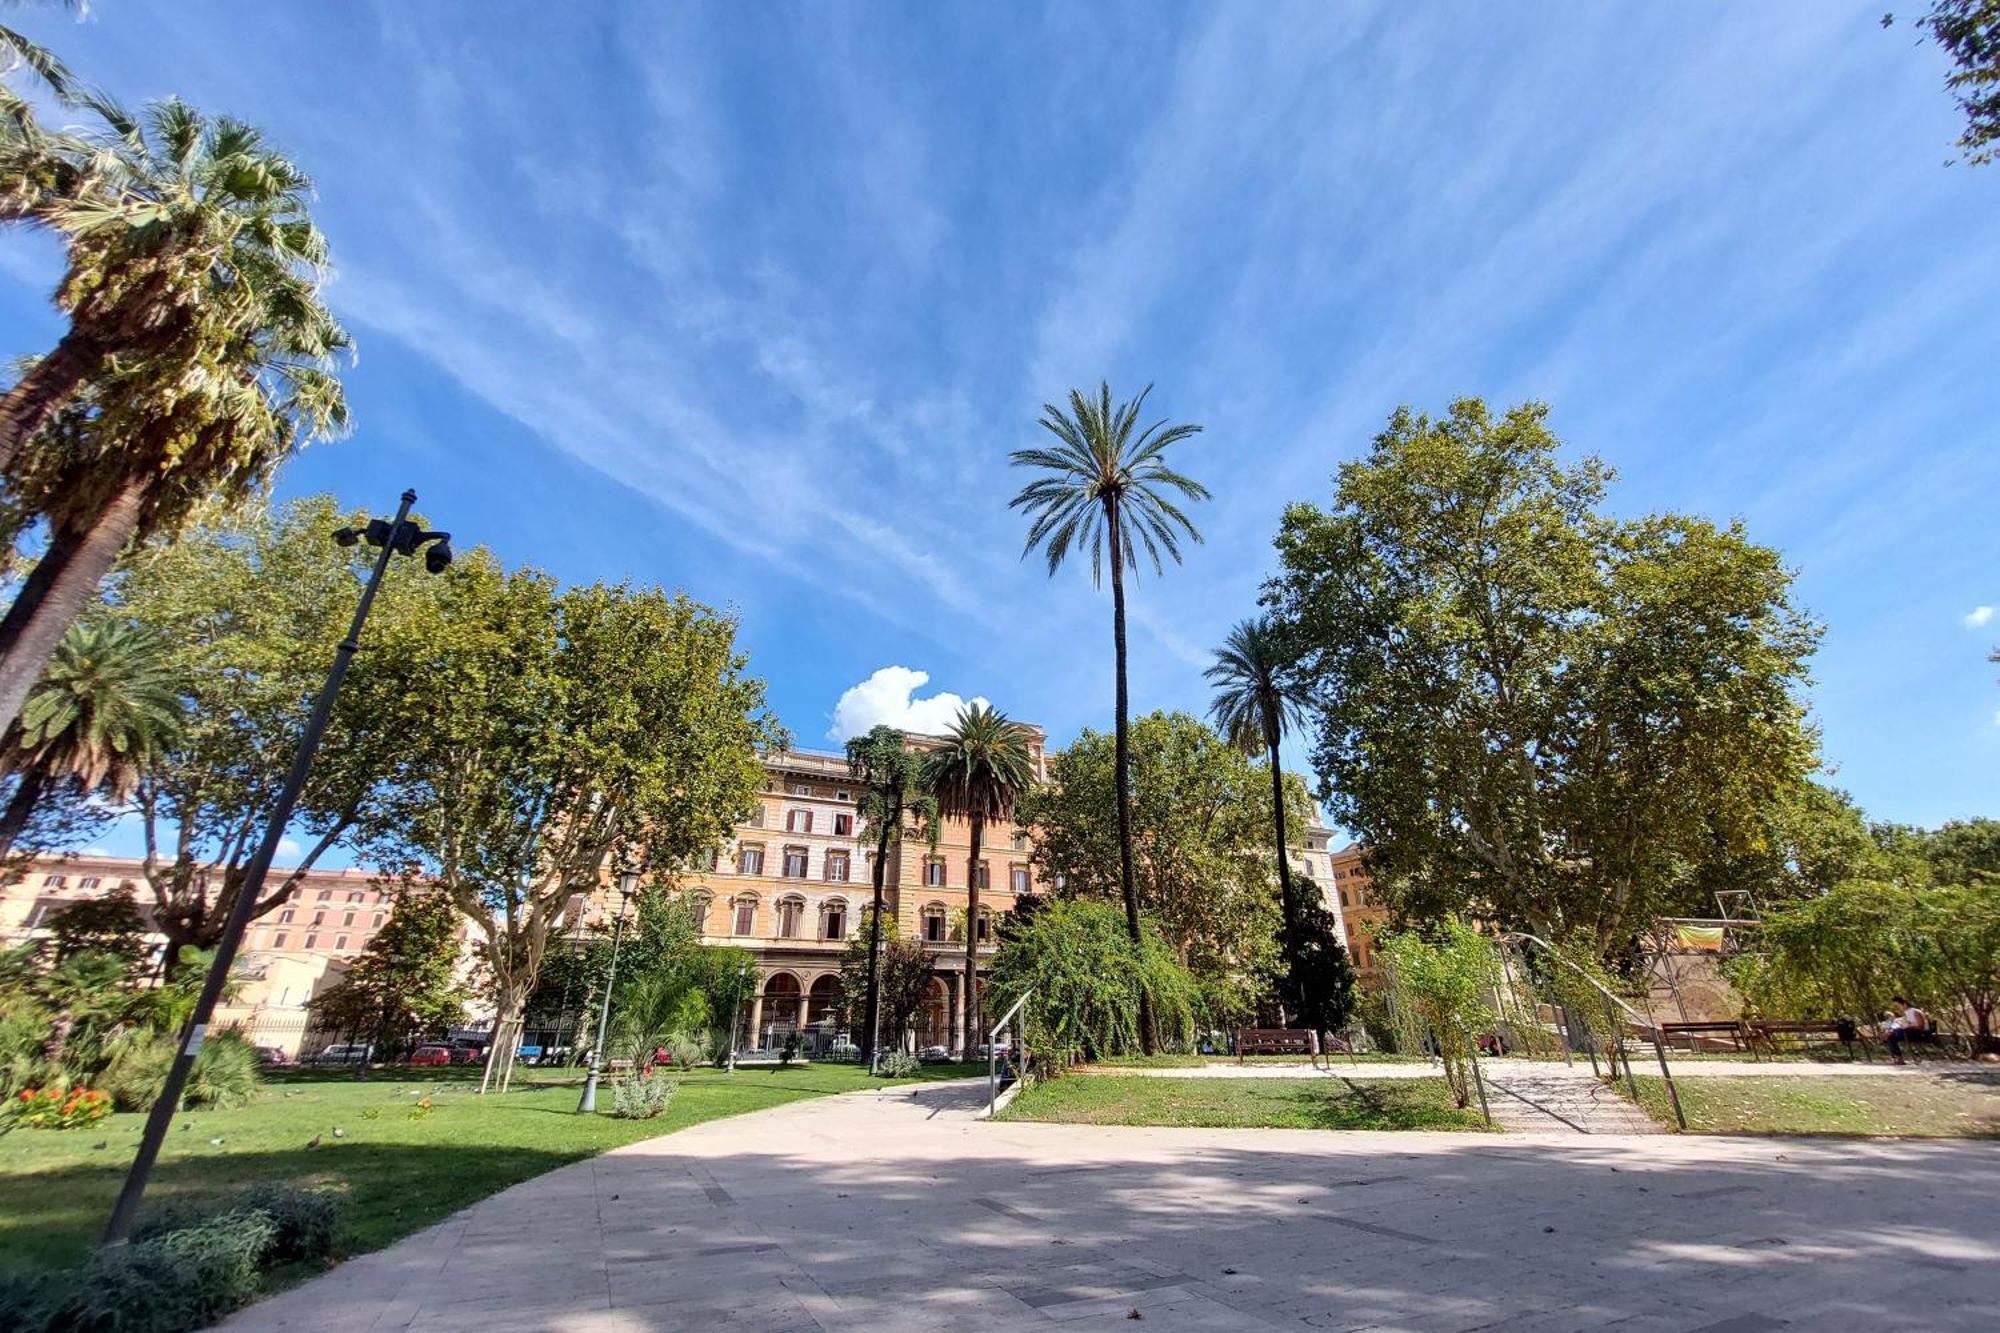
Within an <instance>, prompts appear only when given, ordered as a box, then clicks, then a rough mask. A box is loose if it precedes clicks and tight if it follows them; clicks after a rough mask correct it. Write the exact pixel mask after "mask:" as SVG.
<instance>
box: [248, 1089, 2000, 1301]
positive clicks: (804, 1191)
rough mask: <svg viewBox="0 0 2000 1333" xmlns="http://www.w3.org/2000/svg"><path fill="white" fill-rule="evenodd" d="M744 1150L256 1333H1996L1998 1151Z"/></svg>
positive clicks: (417, 1239)
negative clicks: (1132, 1332) (1020, 1332)
mask: <svg viewBox="0 0 2000 1333" xmlns="http://www.w3.org/2000/svg"><path fill="white" fill-rule="evenodd" d="M983 1091H984V1089H983V1085H980V1084H976V1083H972V1084H955V1085H929V1086H924V1087H916V1088H898V1089H884V1090H881V1091H871V1092H867V1093H855V1094H849V1095H846V1096H842V1097H834V1098H825V1099H819V1100H814V1101H809V1102H801V1103H795V1104H793V1105H790V1106H784V1107H779V1108H775V1109H773V1110H770V1111H764V1112H759V1113H757V1114H755V1115H748V1116H740V1117H736V1118H734V1119H730V1120H721V1121H714V1122H711V1123H709V1124H706V1125H700V1126H697V1127H695V1128H693V1129H689V1130H685V1131H682V1132H680V1133H678V1134H673V1135H668V1136H664V1137H662V1138H658V1139H653V1140H650V1141H648V1142H645V1143H639V1144H632V1145H629V1146H627V1147H624V1148H620V1149H618V1150H616V1151H613V1152H611V1153H607V1154H605V1155H604V1156H602V1157H599V1158H596V1159H594V1160H592V1161H589V1162H582V1163H578V1164H576V1165H574V1166H570V1167H566V1168H564V1169H562V1170H560V1171H556V1172H552V1173H550V1174H549V1175H546V1176H543V1177H541V1178H539V1179H537V1180H533V1181H528V1182H525V1183H523V1184H521V1185H517V1186H515V1187H514V1188H513V1189H510V1190H507V1191H505V1192H504V1193H502V1194H498V1195H495V1196H493V1197H492V1198H490V1199H487V1200H485V1201H484V1202H482V1203H480V1204H477V1205H475V1206H474V1207H472V1208H469V1209H467V1210H466V1211H465V1212H463V1213H461V1214H459V1215H458V1216H456V1217H454V1218H452V1219H450V1220H448V1221H446V1222H444V1223H442V1224H440V1225H439V1226H436V1227H433V1228H431V1229H430V1230H428V1231H426V1232H423V1233H421V1234H419V1235H416V1236H411V1237H408V1238H406V1239H405V1240H403V1241H401V1242H399V1243H398V1244H396V1245H394V1246H391V1247H390V1248H388V1249H386V1250H382V1251H379V1252H378V1253H376V1254H372V1255H366V1256H363V1257H361V1258H359V1259H356V1260H353V1261H351V1262H349V1263H346V1264H343V1265H341V1266H340V1267H339V1268H337V1269H336V1270H334V1271H332V1272H330V1273H328V1274H326V1275H324V1276H322V1277H319V1278H316V1279H314V1280H313V1281H311V1282H308V1283H305V1284H304V1285H302V1286H300V1287H297V1288H295V1289H293V1290H291V1291H289V1292H285V1293H283V1294H281V1295H279V1296H277V1297H274V1298H273V1299H271V1300H269V1301H266V1302H263V1303H262V1304H259V1305H257V1306H254V1307H252V1308H250V1309H248V1310H245V1311H242V1312H241V1313H239V1314H238V1315H237V1316H236V1317H235V1318H234V1319H232V1320H231V1321H230V1322H229V1323H228V1325H226V1327H229V1328H232V1329H242V1330H250V1329H262V1330H268V1329H287V1330H305V1329H310V1330H321V1329H336V1330H349V1329H352V1330H356V1331H357V1333H358V1331H359V1330H370V1331H371V1333H372V1331H373V1330H386V1329H427V1330H428V1329H436V1330H458V1329H465V1330H481V1331H483V1333H505V1331H506V1330H513V1329H550V1330H558V1331H559V1333H564V1331H569V1330H574V1331H576V1333H584V1331H585V1330H593V1331H594V1330H606V1331H608V1333H628V1331H629V1333H637V1331H638V1330H671V1329H705V1330H722V1331H723V1333H730V1331H732V1330H753V1329H754V1330H781V1329H799V1330H847V1329H854V1330H862V1329H866V1330H891V1331H894V1330H927V1329H968V1330H987V1329H991V1330H1015V1329H1051V1328H1056V1329H1064V1328H1067V1329H1090V1328H1099V1329H1110V1328H1121V1329H1122V1328H1129V1327H1132V1324H1133V1322H1134V1321H1131V1319H1130V1315H1131V1314H1132V1312H1134V1311H1137V1312H1138V1314H1139V1315H1140V1321H1138V1322H1139V1326H1140V1327H1142V1328H1152V1329H1160V1328H1170V1329H1259V1328H1289V1329H1349V1330H1359V1329H1380V1330H1410V1331H1418V1330H1435V1331H1437V1333H1461V1331H1463V1333H1470V1331H1471V1330H1475V1329H1480V1330H1491V1329H1507V1330H1510V1331H1511V1330H1538V1331H1540V1333H1562V1331H1563V1330H1571V1329H1578V1330H1580V1329H1597V1328H1617V1329H1621V1330H1667V1331H1672V1333H1693V1331H1694V1330H1710V1333H1731V1331H1733V1333H1751V1331H1752V1330H1769V1329H1780V1328H1789V1329H1794V1330H1820V1329H1829V1330H1848V1329H1855V1330H1872V1329H1897V1330H1917V1329H1921V1330H1937V1331H1948V1330H1961V1329H1962V1330H1973V1329H1979V1330H1990V1329H1993V1328H1996V1327H2000V1233H1996V1228H1995V1226H1994V1222H1993V1218H1994V1211H1993V1208H1994V1205H1993V1200H1994V1199H1995V1198H2000V1149H1997V1148H1996V1146H1995V1145H1993V1144H1989V1143H1963V1142H1882V1141H1854V1140H1799V1139H1792V1140H1783V1139H1761V1138H1760V1139H1724V1138H1710V1137H1700V1138H1694V1137H1687V1138H1683V1137H1678V1136H1672V1135H1648V1136H1617V1135H1603V1136H1597V1135H1592V1136H1584V1135H1576V1134H1565V1135H1564V1136H1562V1137H1555V1136H1512V1135H1510V1136H1506V1137H1498V1136H1494V1135H1483V1134H1387V1133H1334V1132H1321V1131H1307V1130H1203V1129H1191V1130H1180V1129H1132V1128H1117V1127H1100V1126H1080V1125H1041V1124H1033V1123H1016V1122H1001V1123H998V1124H993V1123H987V1122H983V1121H980V1120H978V1119H976V1110H977V1107H978V1104H979V1099H980V1097H981V1096H982V1095H983Z"/></svg>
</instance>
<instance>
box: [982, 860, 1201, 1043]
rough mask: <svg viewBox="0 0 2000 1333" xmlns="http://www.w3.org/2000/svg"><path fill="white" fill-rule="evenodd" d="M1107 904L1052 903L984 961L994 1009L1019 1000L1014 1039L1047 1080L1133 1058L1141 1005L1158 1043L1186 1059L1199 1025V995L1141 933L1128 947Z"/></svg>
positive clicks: (1158, 945)
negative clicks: (1106, 1059)
mask: <svg viewBox="0 0 2000 1333" xmlns="http://www.w3.org/2000/svg"><path fill="white" fill-rule="evenodd" d="M1120 917H1121V914H1120V911H1119V908H1118V907H1117V905H1116V904H1114V903H1110V902H1086V901H1074V900H1065V899H1057V900H1055V901H1052V902H1049V903H1045V904H1041V905H1039V906H1037V907H1036V908H1035V909H1034V910H1033V911H1032V912H1031V913H1029V914H1028V915H1027V917H1026V918H1025V920H1022V921H1019V922H1015V923H1013V924H1012V925H1010V926H1009V928H1008V930H1007V931H1006V932H1005V933H1004V934H1003V937H1002V940H1001V944H1000V952H999V954H998V955H997V956H996V957H995V958H994V960H993V995H994V1003H995V1005H996V1007H997V1008H1001V1009H1005V1008H1009V1007H1012V1005H1013V1004H1014V1002H1015V1001H1016V1000H1019V999H1020V998H1021V997H1022V996H1023V995H1026V996H1028V1002H1027V1004H1026V1006H1025V1007H1024V1008H1023V1010H1022V1018H1021V1024H1022V1038H1023V1040H1024V1041H1025V1042H1026V1044H1027V1047H1028V1052H1029V1057H1030V1059H1032V1060H1033V1061H1034V1062H1035V1063H1036V1064H1037V1065H1038V1066H1039V1067H1041V1068H1043V1069H1044V1070H1045V1071H1047V1072H1050V1073H1060V1072H1061V1071H1062V1070H1063V1069H1065V1068H1067V1067H1068V1066H1070V1065H1072V1064H1075V1063H1077V1062H1078V1061H1080V1060H1094V1059H1097V1058H1099V1057H1101V1056H1107V1055H1129V1054H1132V1053H1134V1052H1135V1051H1138V1050H1140V1049H1141V1048H1142V1043H1141V1037H1140V1032H1141V1018H1140V1004H1141V997H1142V996H1150V997H1151V999H1150V1000H1149V1001H1148V1002H1147V1003H1149V1004H1150V1006H1151V1010H1152V1013H1153V1015H1154V1017H1155V1018H1156V1019H1157V1021H1158V1022H1159V1025H1160V1031H1161V1036H1162V1038H1163V1039H1164V1040H1166V1041H1168V1042H1170V1043H1172V1044H1175V1045H1178V1046H1180V1047H1181V1048H1183V1049H1191V1048H1192V1046H1193V1043H1194V1040H1195V1035H1196V1033H1197V1031H1198V1030H1199V1028H1200V1025H1201V1022H1202V1020H1203V1018H1204V1017H1205V1016H1206V1015H1205V1011H1204V1008H1203V1005H1202V999H1201V986H1200V983H1199V982H1197V981H1196V980H1195V978H1194V974H1193V973H1191V972H1189V971H1188V970H1187V969H1186V968H1185V967H1183V966H1182V965H1181V963H1180V960H1179V959H1177V958H1176V957H1175V956H1174V951H1173V949H1172V947H1171V946H1169V945H1168V944H1167V942H1166V941H1165V940H1164V939H1162V938H1161V936H1160V934H1159V932H1158V931H1157V930H1155V929H1153V928H1152V926H1151V924H1150V923H1146V925H1145V928H1144V931H1143V933H1142V935H1141V943H1140V944H1138V945H1134V944H1133V943H1132V938H1131V935H1130V932H1128V931H1127V930H1126V929H1125V923H1124V921H1123V920H1121V919H1120Z"/></svg>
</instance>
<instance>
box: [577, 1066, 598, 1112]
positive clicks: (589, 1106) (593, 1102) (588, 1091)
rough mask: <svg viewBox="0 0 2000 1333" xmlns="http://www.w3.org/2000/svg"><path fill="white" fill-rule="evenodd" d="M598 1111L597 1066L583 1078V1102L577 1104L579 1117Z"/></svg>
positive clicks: (592, 1067)
mask: <svg viewBox="0 0 2000 1333" xmlns="http://www.w3.org/2000/svg"><path fill="white" fill-rule="evenodd" d="M596 1110H597V1066H595V1065H592V1066H591V1068H590V1072H589V1073H588V1074H585V1075H584V1076H583V1100H582V1101H580V1102H578V1103H577V1104H576V1113H577V1114H578V1115H589V1114H591V1113H592V1112H594V1111H596Z"/></svg>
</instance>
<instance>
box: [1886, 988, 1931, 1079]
mask: <svg viewBox="0 0 2000 1333" xmlns="http://www.w3.org/2000/svg"><path fill="white" fill-rule="evenodd" d="M1889 1007H1890V1008H1891V1009H1892V1010H1894V1011H1895V1012H1894V1013H1892V1014H1890V1016H1889V1035H1888V1037H1887V1039H1886V1044H1887V1045H1888V1047H1889V1054H1890V1055H1891V1056H1893V1057H1894V1058H1895V1061H1896V1063H1897V1064H1902V1063H1903V1043H1904V1042H1906V1041H1921V1040H1922V1039H1923V1034H1924V1033H1925V1032H1926V1031H1927V1030H1928V1029H1929V1026H1930V1019H1929V1018H1928V1017H1927V1016H1926V1015H1925V1014H1924V1011H1923V1010H1921V1009H1919V1008H1917V1006H1915V1005H1914V1004H1911V1003H1910V1002H1909V1001H1908V1000H1906V999H1904V998H1903V997H1902V996H1900V995H1897V996H1894V997H1893V998H1891V999H1890V1001H1889Z"/></svg>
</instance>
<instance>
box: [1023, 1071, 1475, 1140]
mask: <svg viewBox="0 0 2000 1333" xmlns="http://www.w3.org/2000/svg"><path fill="white" fill-rule="evenodd" d="M1001 1118H1002V1119H1003V1120H1049V1121H1056V1122H1059V1123H1062V1124H1070V1125H1178V1126H1184V1127H1202V1128H1220V1129H1238V1128H1249V1129H1485V1128H1486V1122H1485V1121H1484V1120H1483V1119H1481V1118H1480V1115H1479V1111H1478V1109H1477V1108H1473V1109H1470V1110H1460V1109H1458V1108H1457V1107H1455V1106H1453V1105H1452V1104H1451V1096H1450V1094H1449V1093H1448V1092H1447V1091H1446V1090H1445V1083H1444V1080H1443V1079H1441V1078H1410V1079H1393V1080H1392V1079H1375V1080H1372V1081H1371V1080H1368V1079H1360V1078H1356V1079H1347V1078H1341V1079H1329V1080H1327V1081H1325V1082H1321V1081H1318V1080H1313V1081H1303V1080H1299V1079H1279V1078H1229V1079H1221V1078H1214V1079H1198V1078H1141V1077H1131V1076H1127V1077H1119V1076H1117V1075H1114V1074H1098V1075H1093V1076H1090V1077H1069V1078H1059V1079H1054V1080H1051V1081H1049V1082H1046V1083H1038V1084H1036V1085H1035V1086H1034V1087H1031V1088H1029V1089H1027V1090H1026V1091H1024V1092H1023V1093H1022V1094H1021V1095H1020V1096H1019V1097H1017V1098H1016V1099H1015V1100H1014V1103H1013V1104H1012V1105H1011V1106H1009V1107H1008V1108H1007V1109H1006V1110H1005V1111H1003V1112H1002V1113H1001Z"/></svg>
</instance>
